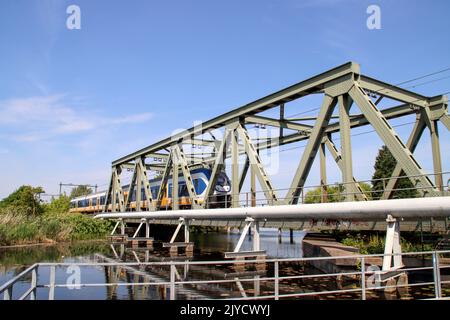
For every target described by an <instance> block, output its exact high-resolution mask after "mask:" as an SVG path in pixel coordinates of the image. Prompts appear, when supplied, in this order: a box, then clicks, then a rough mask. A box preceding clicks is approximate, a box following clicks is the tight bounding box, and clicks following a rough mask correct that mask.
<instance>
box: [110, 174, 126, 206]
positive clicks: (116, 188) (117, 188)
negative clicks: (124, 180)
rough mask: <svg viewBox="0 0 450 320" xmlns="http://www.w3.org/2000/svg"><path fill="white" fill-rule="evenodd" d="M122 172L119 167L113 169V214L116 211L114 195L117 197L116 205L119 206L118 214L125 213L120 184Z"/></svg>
mask: <svg viewBox="0 0 450 320" xmlns="http://www.w3.org/2000/svg"><path fill="white" fill-rule="evenodd" d="M121 172H122V169H121V168H120V166H118V167H114V169H113V186H114V188H113V190H112V191H113V197H112V198H113V199H114V201H113V204H112V211H113V212H115V211H116V201H115V200H116V199H115V198H116V195H117V197H118V204H119V211H120V212H124V211H125V205H124V204H125V201H124V197H123V190H122V186H121V183H120V174H121Z"/></svg>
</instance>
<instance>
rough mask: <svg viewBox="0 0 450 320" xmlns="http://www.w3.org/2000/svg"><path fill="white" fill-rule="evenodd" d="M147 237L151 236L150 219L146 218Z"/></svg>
mask: <svg viewBox="0 0 450 320" xmlns="http://www.w3.org/2000/svg"><path fill="white" fill-rule="evenodd" d="M145 237H146V238H147V239H148V238H150V223H149V222H148V219H145Z"/></svg>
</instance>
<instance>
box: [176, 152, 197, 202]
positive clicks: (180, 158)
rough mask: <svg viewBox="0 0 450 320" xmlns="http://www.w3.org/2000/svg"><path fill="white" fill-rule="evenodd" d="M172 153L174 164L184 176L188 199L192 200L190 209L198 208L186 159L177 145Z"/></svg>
mask: <svg viewBox="0 0 450 320" xmlns="http://www.w3.org/2000/svg"><path fill="white" fill-rule="evenodd" d="M172 151H173V154H172V156H175V157H176V163H177V164H178V165H179V166H180V167H181V172H182V173H183V176H184V181H185V183H186V187H187V190H188V192H189V197H190V198H191V199H192V208H194V209H195V208H198V207H199V204H198V197H197V193H196V191H195V186H194V181H193V180H192V176H191V173H190V171H189V166H188V163H187V161H186V157H185V156H184V153H183V152H182V151H181V150H180V147H179V146H178V145H175V146H174V147H173V150H172Z"/></svg>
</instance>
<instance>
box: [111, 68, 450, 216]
mask: <svg viewBox="0 0 450 320" xmlns="http://www.w3.org/2000/svg"><path fill="white" fill-rule="evenodd" d="M312 94H314V95H318V94H319V95H323V99H322V105H321V107H320V109H319V111H318V114H317V115H316V116H314V117H309V118H308V117H304V118H295V119H294V118H286V116H285V108H286V104H288V103H289V102H291V101H294V100H297V99H301V98H303V97H305V96H308V95H312ZM382 99H391V100H393V101H395V102H396V105H394V106H390V107H386V108H382V109H381V108H379V107H378V104H379V102H380V101H381V100H382ZM274 108H278V109H279V117H276V118H272V117H267V116H265V115H261V113H263V112H264V111H267V110H270V109H274ZM350 110H352V113H350ZM299 111H300V112H301V111H302V110H299ZM277 112H278V111H277ZM335 112H336V115H335ZM414 114H415V115H416V119H417V120H416V122H415V124H414V127H413V130H412V132H411V134H410V137H409V139H408V141H407V142H406V144H405V143H403V141H402V140H401V139H400V137H399V136H398V134H397V133H396V131H395V130H394V128H393V127H392V126H391V125H390V124H389V122H388V120H390V119H395V118H401V117H405V116H408V115H414ZM332 119H337V121H335V122H332ZM307 120H309V121H311V120H314V124H313V125H311V124H310V122H309V124H307V123H305V121H307ZM439 122H440V123H442V124H443V126H444V127H445V128H446V129H447V130H450V115H449V114H448V99H447V97H446V96H442V95H441V96H435V97H426V96H423V95H420V94H417V93H415V92H412V91H409V90H405V89H403V88H400V87H397V86H395V85H391V84H388V83H385V82H382V81H379V80H376V79H373V78H370V77H367V76H364V75H362V74H361V73H360V67H359V65H358V64H357V63H354V62H349V63H346V64H344V65H341V66H339V67H336V68H334V69H331V70H329V71H326V72H324V73H321V74H319V75H316V76H314V77H311V78H309V79H307V80H304V81H302V82H299V83H297V84H295V85H292V86H290V87H287V88H285V89H283V90H280V91H278V92H275V93H273V94H270V95H268V96H266V97H263V98H261V99H258V100H256V101H253V102H251V103H249V104H246V105H244V106H242V107H240V108H237V109H234V110H232V111H229V112H227V113H225V114H222V115H220V116H217V117H215V118H213V119H211V120H208V121H205V122H203V123H201V124H199V125H196V126H194V127H192V128H190V129H187V130H185V131H182V132H179V133H177V134H174V135H172V136H171V137H168V138H166V139H163V140H161V141H158V142H156V143H154V144H152V145H150V146H148V147H145V148H143V149H141V150H138V151H136V152H133V153H131V154H129V155H126V156H124V157H122V158H120V159H117V160H115V161H113V162H112V174H111V179H110V183H109V187H108V190H107V194H106V197H105V198H106V204H107V206H105V210H110V211H113V212H116V211H128V210H132V207H131V205H130V203H131V201H130V199H131V197H130V195H131V194H132V192H133V191H134V190H136V189H137V190H139V189H141V188H143V189H144V190H145V192H144V193H143V196H144V199H141V193H140V192H137V193H136V208H141V206H142V203H144V202H145V204H146V205H145V206H143V207H145V208H146V210H160V209H163V208H162V207H161V201H162V199H163V196H164V192H165V190H166V186H167V183H168V180H169V177H170V176H172V177H173V179H174V183H175V184H176V186H175V185H174V187H173V188H172V193H173V194H172V196H173V197H172V198H173V206H172V207H173V209H178V187H177V185H178V184H177V181H178V174H179V172H181V174H182V176H183V177H184V180H185V181H186V185H187V189H188V193H189V197H190V198H191V203H192V207H193V208H199V207H200V208H202V207H203V208H207V207H209V206H210V205H211V201H210V199H211V198H212V196H213V194H214V186H215V184H216V181H217V177H218V174H219V173H220V172H222V171H223V170H225V169H226V168H227V166H228V168H231V170H230V172H231V175H230V178H231V181H232V182H231V193H232V201H231V205H232V206H233V207H236V206H239V205H241V202H240V201H239V193H240V192H241V190H242V187H243V184H244V180H245V179H246V177H247V176H248V175H249V176H250V187H251V194H252V202H251V205H255V199H254V197H255V191H256V181H258V182H259V185H260V188H261V192H262V194H264V197H265V200H266V201H267V202H266V203H268V204H270V205H278V204H296V203H298V202H299V198H300V197H301V196H304V195H303V194H302V193H303V189H304V187H305V182H306V180H307V178H308V175H309V173H310V169H311V166H312V164H313V162H314V160H315V158H316V156H317V153H319V155H320V178H321V185H323V186H325V185H326V184H327V183H326V165H325V161H326V160H325V159H326V151H327V150H328V152H329V153H330V155H331V156H332V158H333V159H334V160H335V162H336V164H337V166H338V168H339V170H340V171H341V173H342V183H343V186H344V190H345V194H346V195H345V201H355V200H357V201H364V200H367V197H366V195H365V194H364V193H363V191H362V189H361V187H360V185H359V184H358V183H357V182H356V180H355V178H354V174H353V164H352V147H351V130H352V129H354V128H358V127H361V126H371V127H372V128H373V129H374V131H375V132H376V133H377V134H378V136H379V137H380V138H381V140H382V141H383V142H384V144H385V145H386V146H387V147H388V148H389V150H390V151H391V153H392V154H393V156H394V157H395V159H396V160H397V167H396V168H395V170H394V172H393V175H392V178H391V179H390V180H389V181H387V187H386V188H385V190H386V191H385V192H384V194H383V195H382V198H383V199H388V198H389V197H390V196H391V195H392V194H391V191H390V190H392V189H394V188H395V185H396V183H397V178H396V177H397V176H399V175H400V173H401V172H402V171H403V172H405V174H406V175H407V176H410V177H411V178H410V180H411V181H412V183H413V184H414V185H415V186H416V187H417V188H418V190H420V192H421V193H422V195H423V196H434V195H437V194H442V193H443V192H447V191H444V189H443V184H444V182H443V179H442V174H441V173H442V163H441V148H440V143H439V131H438V123H439ZM249 125H256V126H262V127H266V126H268V127H274V128H278V129H277V130H279V134H278V135H277V136H276V137H272V138H270V137H269V139H265V140H264V139H259V140H255V139H252V138H251V137H250V134H249V132H248V129H247V126H249ZM425 129H428V131H429V132H430V137H431V139H430V141H431V147H432V156H433V168H434V177H435V178H434V179H433V180H434V181H432V180H431V179H429V178H428V177H427V176H426V175H425V172H424V171H423V169H422V167H421V166H420V164H419V163H418V161H417V159H416V158H415V157H414V154H413V153H414V150H415V148H416V146H417V144H418V142H419V141H420V138H421V137H422V134H423V132H424V131H425ZM217 131H220V132H222V134H221V135H222V137H221V139H218V138H216V137H215V136H216V135H217ZM333 134H339V138H340V141H341V143H340V150H338V148H337V147H336V145H335V144H334V143H333V140H332V135H333ZM299 141H306V147H305V149H304V151H303V153H302V155H301V156H300V158H299V159H298V163H299V164H298V167H297V169H296V170H295V172H294V173H293V178H292V182H291V184H290V188H289V189H288V190H287V193H286V195H285V196H284V197H280V195H279V194H277V193H279V192H277V191H276V188H275V187H274V186H273V184H272V182H271V181H270V177H269V175H268V173H267V170H266V168H265V166H264V164H263V162H262V161H261V158H260V155H259V153H260V151H261V150H265V149H269V148H273V147H276V146H281V145H288V144H292V143H296V142H299ZM241 156H242V157H245V161H244V162H243V165H242V168H240V163H239V160H240V159H241ZM199 166H200V167H205V166H207V167H210V168H211V170H212V174H211V178H210V183H209V184H208V186H207V188H206V191H205V195H204V199H203V201H199V195H197V194H196V192H195V188H194V185H193V180H192V177H191V175H190V171H191V169H192V168H194V167H199ZM124 169H126V170H131V171H133V174H132V177H131V181H130V183H129V186H128V189H127V194H126V196H124V192H123V191H122V186H121V182H120V181H121V180H120V178H121V174H122V172H123V170H124ZM151 172H155V173H157V174H158V176H159V177H160V178H161V180H162V183H161V186H160V189H159V190H158V194H157V197H156V199H153V198H152V193H151V190H150V184H149V177H150V175H149V173H151ZM174 173H175V174H174ZM280 187H284V186H280ZM321 199H322V201H327V194H326V188H325V187H324V190H323V193H322V195H321ZM164 209H167V208H164Z"/></svg>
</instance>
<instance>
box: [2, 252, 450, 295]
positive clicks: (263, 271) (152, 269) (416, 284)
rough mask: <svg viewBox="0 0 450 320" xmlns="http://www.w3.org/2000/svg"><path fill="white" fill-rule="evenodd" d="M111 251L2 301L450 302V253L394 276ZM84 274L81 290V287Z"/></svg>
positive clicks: (362, 260)
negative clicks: (449, 298) (407, 300)
mask: <svg viewBox="0 0 450 320" xmlns="http://www.w3.org/2000/svg"><path fill="white" fill-rule="evenodd" d="M110 249H111V253H112V255H110V254H106V253H96V254H93V255H89V256H84V257H78V258H70V259H66V260H65V261H64V263H39V264H35V265H33V266H31V267H29V268H28V269H26V270H25V271H24V272H22V273H21V274H19V275H18V276H17V277H16V278H13V279H11V280H10V281H9V282H7V283H6V284H4V285H3V286H2V287H1V288H0V294H2V295H3V297H4V298H12V299H19V298H30V299H129V300H135V299H136V300H137V299H139V300H148V299H153V300H154V299H162V300H166V299H186V300H191V299H286V298H288V299H423V298H425V299H426V298H436V297H438V298H445V297H448V296H450V281H449V280H450V279H449V272H448V271H449V270H450V269H449V268H450V263H449V259H448V258H449V256H450V252H449V251H445V252H444V251H441V252H427V253H414V254H406V253H405V254H404V256H403V261H404V263H405V267H404V268H402V270H398V271H393V272H390V273H386V272H381V271H377V269H376V268H373V267H374V266H373V265H372V264H373V262H374V261H376V257H375V256H359V255H354V256H347V257H333V258H329V257H324V258H279V259H271V258H268V259H261V260H250V261H247V263H246V264H245V265H244V264H243V263H239V261H230V260H228V261H224V260H223V259H220V260H218V259H219V258H220V257H219V256H218V255H216V253H214V252H213V251H211V252H205V253H203V254H200V255H198V254H196V257H195V258H194V257H189V256H177V257H169V256H168V255H167V251H166V250H159V249H153V248H145V247H142V248H130V247H127V246H126V245H125V244H116V245H114V244H112V245H111V246H110ZM216 259H217V260H216ZM338 259H344V260H345V261H347V262H349V261H350V262H352V263H347V265H348V267H347V268H345V269H342V270H341V271H340V272H337V273H335V274H325V273H323V272H321V271H319V269H316V268H315V267H314V266H313V265H315V263H317V262H324V261H331V262H333V261H337V260H338ZM378 259H380V256H378ZM206 260H207V261H206ZM362 265H364V266H365V268H363V270H364V272H362V270H361V266H362ZM77 270H78V271H79V273H80V276H81V277H80V279H79V280H80V282H77V281H74V279H75V280H76V277H75V278H74V275H76V271H77ZM378 270H379V269H378ZM19 284H20V285H19Z"/></svg>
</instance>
